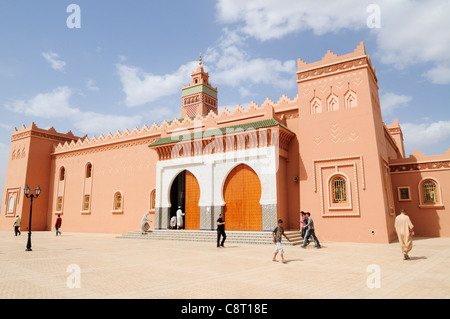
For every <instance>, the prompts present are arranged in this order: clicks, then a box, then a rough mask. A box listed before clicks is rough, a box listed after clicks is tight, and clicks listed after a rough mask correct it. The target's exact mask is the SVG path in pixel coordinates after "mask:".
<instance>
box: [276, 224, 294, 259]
mask: <svg viewBox="0 0 450 319" xmlns="http://www.w3.org/2000/svg"><path fill="white" fill-rule="evenodd" d="M282 236H284V237H285V238H286V239H287V240H288V241H291V240H290V239H289V238H288V237H287V236H286V235H285V233H284V228H283V221H282V220H281V219H279V220H278V226H277V227H275V229H274V230H273V232H272V237H273V242H274V243H275V252H274V254H273V258H272V261H277V254H278V253H280V256H281V261H282V262H283V263H285V262H286V260H285V259H284V250H283V247H282V246H281V238H282Z"/></svg>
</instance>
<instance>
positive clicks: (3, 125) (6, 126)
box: [0, 123, 13, 130]
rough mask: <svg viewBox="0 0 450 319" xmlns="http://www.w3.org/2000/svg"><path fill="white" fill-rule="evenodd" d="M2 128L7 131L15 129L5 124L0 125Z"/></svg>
mask: <svg viewBox="0 0 450 319" xmlns="http://www.w3.org/2000/svg"><path fill="white" fill-rule="evenodd" d="M0 128H2V129H5V130H12V129H13V127H12V126H11V125H9V124H4V123H0Z"/></svg>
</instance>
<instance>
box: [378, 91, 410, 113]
mask: <svg viewBox="0 0 450 319" xmlns="http://www.w3.org/2000/svg"><path fill="white" fill-rule="evenodd" d="M411 100H412V97H411V96H408V95H400V94H395V93H392V92H387V93H384V94H383V95H382V96H381V103H380V104H381V105H380V107H381V112H382V113H383V115H386V114H391V113H393V111H394V110H395V109H396V108H399V107H406V106H407V105H408V103H409V102H410V101H411Z"/></svg>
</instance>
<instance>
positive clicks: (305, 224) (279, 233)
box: [272, 211, 321, 263]
mask: <svg viewBox="0 0 450 319" xmlns="http://www.w3.org/2000/svg"><path fill="white" fill-rule="evenodd" d="M300 214H301V218H302V219H301V236H302V238H303V244H302V245H301V247H302V248H306V246H307V245H309V239H310V238H311V237H312V239H313V241H314V245H315V246H316V248H321V246H320V242H319V239H317V236H316V233H315V230H314V221H313V220H312V218H311V213H309V212H304V211H301V212H300ZM283 236H284V237H285V238H286V239H287V241H291V240H290V239H289V237H287V236H286V234H285V233H284V228H283V220H281V219H279V220H278V225H277V226H276V227H275V228H274V230H273V231H272V237H273V242H274V243H275V252H274V255H273V258H272V260H273V261H277V255H278V254H280V257H281V261H282V262H283V263H285V262H286V259H285V258H284V250H283V247H282V245H281V239H282V237H283Z"/></svg>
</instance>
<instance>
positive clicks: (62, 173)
mask: <svg viewBox="0 0 450 319" xmlns="http://www.w3.org/2000/svg"><path fill="white" fill-rule="evenodd" d="M65 178H66V169H65V168H64V167H61V169H60V170H59V180H60V181H63V180H64V179H65Z"/></svg>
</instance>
